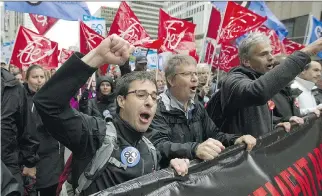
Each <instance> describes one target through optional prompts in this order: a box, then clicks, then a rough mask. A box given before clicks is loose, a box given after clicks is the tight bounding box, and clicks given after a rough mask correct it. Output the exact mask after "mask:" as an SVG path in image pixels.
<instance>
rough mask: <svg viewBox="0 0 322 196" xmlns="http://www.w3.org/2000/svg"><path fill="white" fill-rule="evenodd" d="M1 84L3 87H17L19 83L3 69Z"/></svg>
mask: <svg viewBox="0 0 322 196" xmlns="http://www.w3.org/2000/svg"><path fill="white" fill-rule="evenodd" d="M1 83H3V84H2V86H3V87H13V86H16V85H19V81H18V80H17V79H16V78H15V77H14V76H13V75H12V74H11V73H10V72H9V71H8V70H6V69H4V68H1Z"/></svg>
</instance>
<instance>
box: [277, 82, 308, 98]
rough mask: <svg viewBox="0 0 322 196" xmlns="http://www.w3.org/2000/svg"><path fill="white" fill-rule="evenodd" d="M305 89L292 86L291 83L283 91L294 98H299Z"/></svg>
mask: <svg viewBox="0 0 322 196" xmlns="http://www.w3.org/2000/svg"><path fill="white" fill-rule="evenodd" d="M302 92H303V91H302V90H300V89H299V88H291V86H290V84H289V85H287V86H286V87H285V88H283V89H282V90H281V93H282V94H284V95H286V96H290V97H291V98H292V99H295V98H297V97H298V96H300V94H301V93H302Z"/></svg>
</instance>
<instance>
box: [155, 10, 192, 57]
mask: <svg viewBox="0 0 322 196" xmlns="http://www.w3.org/2000/svg"><path fill="white" fill-rule="evenodd" d="M195 28H196V25H195V24H193V23H191V22H188V21H186V20H183V19H179V18H174V17H171V16H169V15H168V14H167V13H165V12H164V11H163V10H162V9H160V13H159V31H158V37H159V39H162V40H164V41H163V45H162V46H161V48H160V52H175V53H194V52H193V51H195V50H196V44H195Z"/></svg>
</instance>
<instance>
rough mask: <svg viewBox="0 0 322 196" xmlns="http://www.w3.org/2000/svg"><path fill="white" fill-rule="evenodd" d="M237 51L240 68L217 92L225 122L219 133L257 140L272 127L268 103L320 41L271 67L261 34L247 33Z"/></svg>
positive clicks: (265, 39)
mask: <svg viewBox="0 0 322 196" xmlns="http://www.w3.org/2000/svg"><path fill="white" fill-rule="evenodd" d="M238 50H239V51H238V52H239V58H240V61H241V66H239V67H236V68H234V69H232V70H231V71H230V72H229V73H228V75H227V77H226V78H225V80H224V81H223V84H222V87H221V89H220V91H221V107H222V114H223V116H224V119H225V121H224V124H223V126H222V127H221V130H222V131H224V132H228V133H237V134H251V135H253V136H255V137H258V136H260V135H263V134H266V133H268V132H270V131H272V129H273V128H274V127H273V126H272V112H271V111H270V110H269V108H268V102H269V101H270V100H271V99H272V97H273V96H274V95H275V94H276V93H278V92H280V91H281V90H282V89H283V88H284V87H285V86H287V84H289V83H290V82H291V81H292V80H293V79H294V78H295V77H296V76H297V75H298V74H299V73H301V72H302V71H303V69H304V67H305V66H306V65H307V64H308V63H310V62H311V59H310V57H311V56H313V55H315V54H317V53H318V52H319V51H321V50H322V38H320V39H318V40H317V41H315V42H313V43H312V44H310V45H308V46H307V47H305V48H303V49H302V50H301V51H296V52H294V53H293V54H291V55H290V56H288V57H287V58H286V59H285V60H284V61H282V62H281V64H280V65H279V66H277V67H275V68H274V62H275V60H274V58H273V56H272V47H271V45H270V40H269V38H268V37H267V36H265V35H263V34H261V33H250V34H249V35H248V36H247V37H246V38H245V39H244V40H242V41H241V43H240V45H239V48H238Z"/></svg>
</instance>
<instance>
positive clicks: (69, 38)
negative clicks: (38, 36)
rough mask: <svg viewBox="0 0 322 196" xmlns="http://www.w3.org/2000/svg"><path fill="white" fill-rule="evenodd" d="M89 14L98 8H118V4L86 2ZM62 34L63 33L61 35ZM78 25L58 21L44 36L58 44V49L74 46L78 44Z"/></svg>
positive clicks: (73, 22) (74, 22)
mask: <svg viewBox="0 0 322 196" xmlns="http://www.w3.org/2000/svg"><path fill="white" fill-rule="evenodd" d="M86 3H87V5H88V8H89V10H90V12H91V14H94V13H95V12H96V11H97V10H98V9H99V8H100V6H107V7H119V4H120V2H86ZM62 32H63V33H62ZM78 32H79V23H78V22H77V21H65V20H59V21H58V22H57V23H56V24H55V25H54V26H53V27H52V28H51V29H50V30H49V31H48V32H47V34H46V37H47V38H49V39H51V40H52V41H56V42H58V45H59V49H61V48H66V49H68V47H69V46H74V45H76V44H77V43H78V42H79V34H78Z"/></svg>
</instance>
